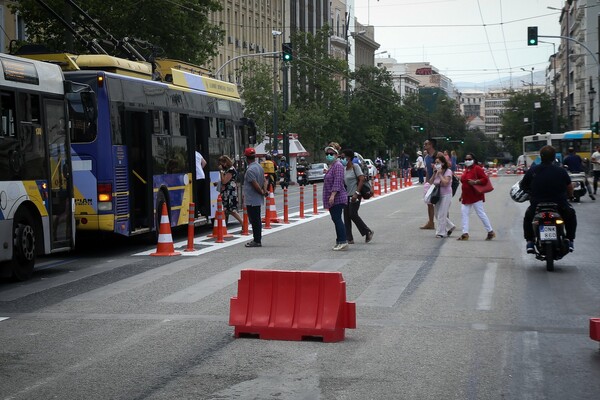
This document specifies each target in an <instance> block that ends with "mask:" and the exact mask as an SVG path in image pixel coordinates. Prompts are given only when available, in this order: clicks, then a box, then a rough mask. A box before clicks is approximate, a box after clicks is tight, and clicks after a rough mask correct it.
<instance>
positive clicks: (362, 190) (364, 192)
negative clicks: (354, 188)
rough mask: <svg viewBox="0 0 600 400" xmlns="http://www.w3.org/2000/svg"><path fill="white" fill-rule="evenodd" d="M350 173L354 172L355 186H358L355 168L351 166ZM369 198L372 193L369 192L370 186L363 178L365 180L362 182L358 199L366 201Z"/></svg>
mask: <svg viewBox="0 0 600 400" xmlns="http://www.w3.org/2000/svg"><path fill="white" fill-rule="evenodd" d="M359 168H360V167H359ZM352 171H354V176H355V177H356V184H357V185H358V174H357V173H356V167H354V166H352ZM371 196H373V191H372V190H371V184H370V183H369V181H367V179H366V178H365V180H364V181H363V185H362V187H361V188H360V197H362V198H363V199H365V200H367V199H370V198H371Z"/></svg>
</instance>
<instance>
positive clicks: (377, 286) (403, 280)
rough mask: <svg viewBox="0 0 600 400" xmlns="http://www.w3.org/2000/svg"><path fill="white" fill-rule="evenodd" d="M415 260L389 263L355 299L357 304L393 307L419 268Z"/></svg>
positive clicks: (418, 262)
mask: <svg viewBox="0 0 600 400" xmlns="http://www.w3.org/2000/svg"><path fill="white" fill-rule="evenodd" d="M421 266H422V262H421V261H416V260H410V261H404V262H402V263H400V262H398V261H396V262H394V263H391V264H390V265H388V266H387V267H385V269H384V270H383V272H382V273H381V274H379V276H377V278H375V279H374V280H373V281H372V282H371V284H370V285H369V286H368V287H367V288H366V289H365V290H364V291H363V292H362V293H361V295H360V296H358V298H357V299H356V300H355V301H356V304H357V305H359V306H366V307H393V306H394V304H396V302H397V301H398V299H399V298H400V296H401V295H402V292H404V290H405V289H406V287H407V286H408V284H409V283H410V282H411V281H412V280H413V278H414V276H415V274H416V273H417V271H418V270H419V268H421Z"/></svg>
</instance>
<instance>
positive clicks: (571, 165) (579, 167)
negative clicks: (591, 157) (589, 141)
mask: <svg viewBox="0 0 600 400" xmlns="http://www.w3.org/2000/svg"><path fill="white" fill-rule="evenodd" d="M568 151H569V155H568V156H566V157H565V159H564V161H563V165H564V166H565V167H566V168H567V169H568V170H569V172H571V173H573V174H578V173H583V180H584V182H585V187H586V189H587V191H588V194H589V195H590V199H592V200H596V197H595V196H594V195H593V194H592V186H591V185H590V182H589V181H588V179H587V176H586V175H585V171H584V169H583V162H582V160H581V157H580V156H578V155H577V153H575V149H574V148H573V147H569V150H568Z"/></svg>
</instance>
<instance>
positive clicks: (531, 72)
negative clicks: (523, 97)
mask: <svg viewBox="0 0 600 400" xmlns="http://www.w3.org/2000/svg"><path fill="white" fill-rule="evenodd" d="M533 69H534V67H531V71H530V72H531V87H530V89H531V90H530V92H531V93H533ZM521 70H523V71H525V72H527V70H526V69H525V68H521Z"/></svg>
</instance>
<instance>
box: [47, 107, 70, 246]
mask: <svg viewBox="0 0 600 400" xmlns="http://www.w3.org/2000/svg"><path fill="white" fill-rule="evenodd" d="M44 112H45V114H46V127H45V130H46V132H47V135H48V157H49V159H50V190H49V193H50V202H49V203H50V210H49V214H50V228H51V229H50V232H51V233H50V237H51V243H52V249H57V248H61V247H72V245H73V243H74V238H73V234H74V231H73V209H72V206H73V202H72V201H71V199H72V193H73V187H72V182H71V179H72V176H71V163H70V157H69V154H70V153H69V151H70V150H69V148H68V142H67V130H66V115H65V106H64V103H63V102H62V101H58V100H50V99H45V100H44Z"/></svg>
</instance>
